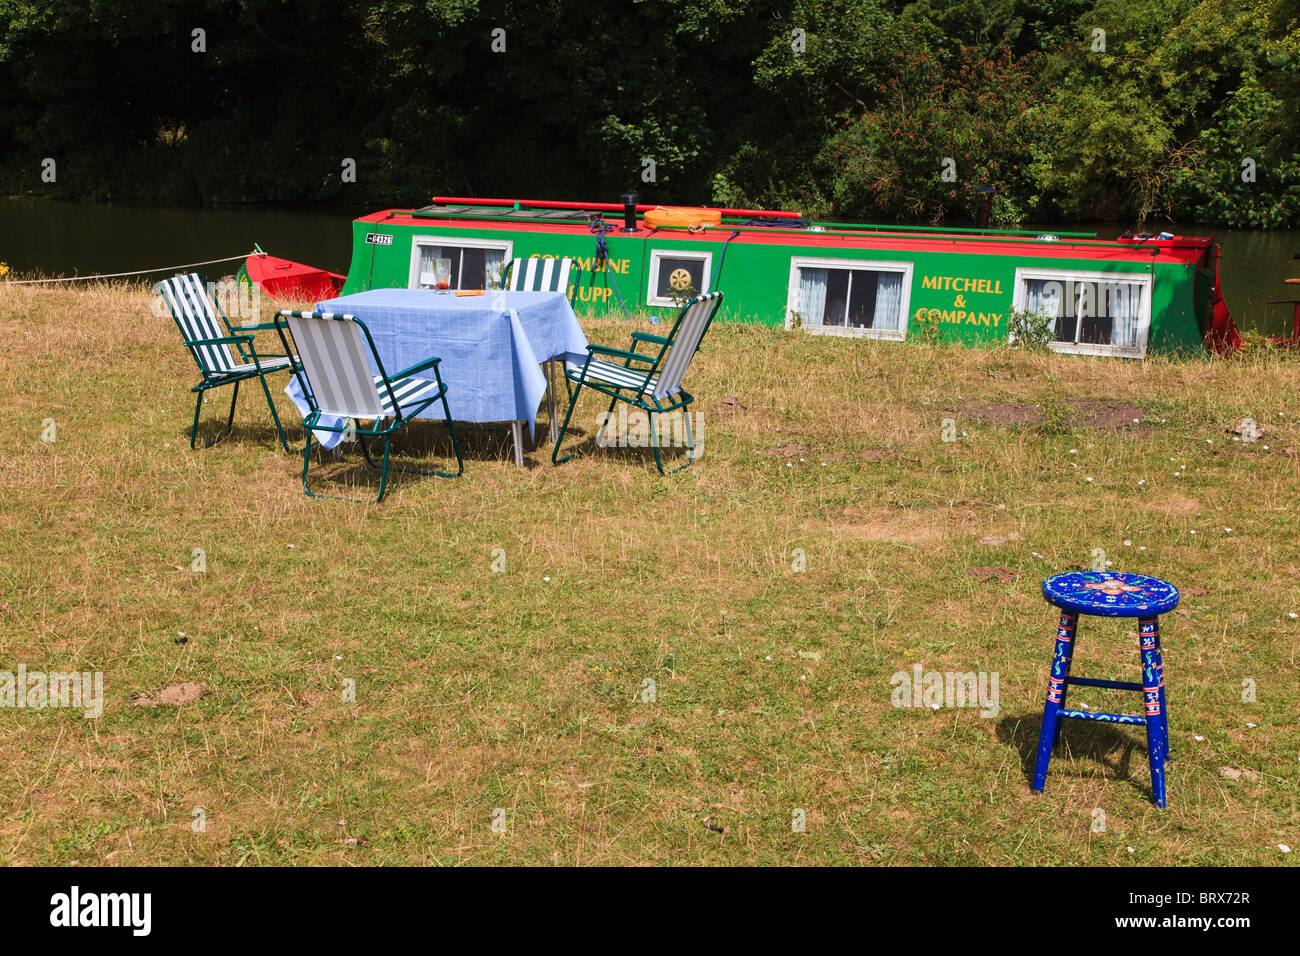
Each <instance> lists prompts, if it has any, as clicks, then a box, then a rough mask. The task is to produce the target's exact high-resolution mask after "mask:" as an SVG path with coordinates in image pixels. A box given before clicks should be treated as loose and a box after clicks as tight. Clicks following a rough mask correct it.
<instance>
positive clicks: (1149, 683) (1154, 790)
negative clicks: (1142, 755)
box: [1138, 617, 1167, 810]
mask: <svg viewBox="0 0 1300 956" xmlns="http://www.w3.org/2000/svg"><path fill="white" fill-rule="evenodd" d="M1138 644H1139V646H1140V648H1141V651H1142V700H1143V703H1144V705H1145V707H1144V709H1145V710H1146V718H1147V759H1148V760H1149V761H1150V762H1151V795H1152V797H1153V798H1154V800H1155V804H1156V806H1157V807H1160V808H1161V809H1162V810H1163V809H1164V806H1165V739H1166V733H1167V731H1166V729H1165V717H1164V706H1163V703H1162V701H1161V697H1162V694H1161V690H1160V670H1161V668H1160V659H1159V650H1158V648H1159V646H1160V619H1159V618H1154V617H1143V618H1138Z"/></svg>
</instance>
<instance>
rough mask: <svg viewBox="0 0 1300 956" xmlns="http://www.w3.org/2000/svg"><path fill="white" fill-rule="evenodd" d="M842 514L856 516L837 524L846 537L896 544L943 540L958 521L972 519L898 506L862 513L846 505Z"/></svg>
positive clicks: (847, 516)
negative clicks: (900, 508)
mask: <svg viewBox="0 0 1300 956" xmlns="http://www.w3.org/2000/svg"><path fill="white" fill-rule="evenodd" d="M843 514H844V516H845V517H846V518H852V519H855V520H852V521H850V522H846V523H844V524H841V525H839V526H838V527H839V530H840V531H841V532H843V533H844V534H845V535H847V536H848V537H851V538H856V539H857V540H859V541H882V542H893V543H896V544H933V543H935V542H938V541H942V540H944V539H945V538H946V537H947V536H948V535H949V534H951V533H952V532H953V530H954V529H956V528H957V526H958V525H959V524H960V523H961V522H964V521H970V520H971V518H972V515H970V514H969V513H966V512H961V513H954V512H953V511H950V510H944V511H932V510H925V511H903V510H899V509H897V508H877V509H875V510H872V511H869V512H867V513H865V514H863V513H862V512H859V511H855V510H854V509H852V508H846V509H844V511H843ZM864 518H865V519H866V520H863V519H864Z"/></svg>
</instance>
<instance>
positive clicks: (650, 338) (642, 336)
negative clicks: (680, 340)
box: [632, 332, 668, 345]
mask: <svg viewBox="0 0 1300 956" xmlns="http://www.w3.org/2000/svg"><path fill="white" fill-rule="evenodd" d="M632 341H633V342H654V343H655V344H656V345H667V344H668V340H667V339H666V338H664V337H663V336H662V335H651V334H650V333H649V332H633V333H632Z"/></svg>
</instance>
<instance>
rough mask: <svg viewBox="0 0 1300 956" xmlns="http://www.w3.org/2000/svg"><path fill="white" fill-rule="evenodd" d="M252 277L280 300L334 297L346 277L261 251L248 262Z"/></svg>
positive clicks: (246, 268)
mask: <svg viewBox="0 0 1300 956" xmlns="http://www.w3.org/2000/svg"><path fill="white" fill-rule="evenodd" d="M244 271H245V272H246V273H247V274H248V278H249V280H250V281H251V282H252V283H253V284H254V285H256V286H257V287H258V288H259V289H261V290H262V291H263V292H264V293H266V294H267V295H268V296H270V297H271V298H272V299H274V300H275V301H277V302H282V301H296V300H307V299H309V300H312V301H319V300H321V299H328V298H331V297H333V296H335V295H337V294H338V293H339V291H340V290H341V289H342V288H343V285H344V283H345V282H346V281H347V277H346V276H341V275H339V274H338V273H337V272H329V271H327V270H325V269H317V268H316V267H315V266H308V265H303V264H302V263H301V262H291V261H290V260H288V259H279V258H276V257H275V256H268V255H266V254H265V253H259V254H254V255H251V256H249V257H248V258H247V259H246V260H245V262H244Z"/></svg>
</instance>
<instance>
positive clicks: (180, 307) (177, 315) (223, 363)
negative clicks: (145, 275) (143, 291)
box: [154, 272, 237, 374]
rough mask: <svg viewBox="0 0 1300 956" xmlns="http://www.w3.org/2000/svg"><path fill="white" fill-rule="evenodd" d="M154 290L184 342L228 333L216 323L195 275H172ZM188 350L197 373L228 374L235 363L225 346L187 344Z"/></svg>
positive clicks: (210, 303) (204, 289)
mask: <svg viewBox="0 0 1300 956" xmlns="http://www.w3.org/2000/svg"><path fill="white" fill-rule="evenodd" d="M154 288H155V289H157V290H158V292H159V293H161V294H162V297H163V301H164V302H166V303H167V308H168V309H170V310H171V313H172V318H173V319H175V320H176V327H177V328H179V329H180V330H181V335H182V336H184V337H185V340H186V342H193V341H196V340H199V339H219V338H223V337H225V336H228V335H229V334H230V332H229V330H227V329H223V328H222V327H221V323H220V322H219V321H218V320H217V313H216V311H215V310H214V309H213V308H212V300H211V299H209V298H208V292H207V289H206V288H205V287H204V285H203V279H202V278H201V277H200V276H199V274H198V273H197V272H191V273H189V274H187V275H176V276H172V277H171V278H170V279H164V280H163V281H162V282H159V283H158V285H156V286H155V287H154ZM189 350H190V354H192V355H193V356H194V361H195V362H197V363H198V366H199V371H201V372H203V373H204V374H220V373H222V372H229V371H230V370H231V369H233V368H234V367H235V366H236V364H237V363H236V362H235V360H234V358H233V357H232V356H231V354H230V346H228V345H191V346H189Z"/></svg>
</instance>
